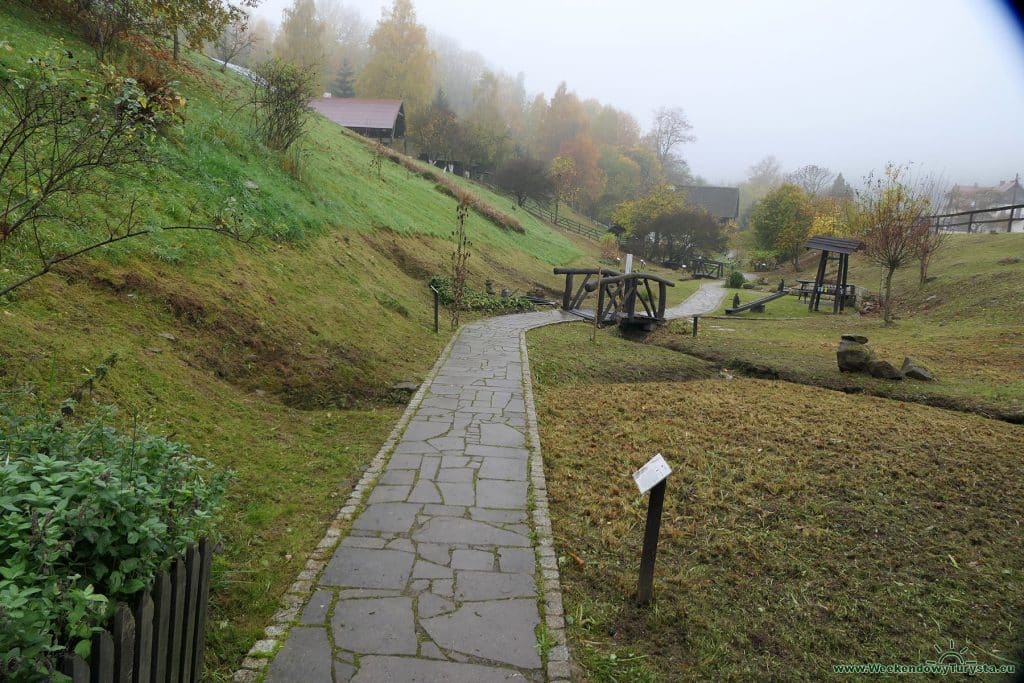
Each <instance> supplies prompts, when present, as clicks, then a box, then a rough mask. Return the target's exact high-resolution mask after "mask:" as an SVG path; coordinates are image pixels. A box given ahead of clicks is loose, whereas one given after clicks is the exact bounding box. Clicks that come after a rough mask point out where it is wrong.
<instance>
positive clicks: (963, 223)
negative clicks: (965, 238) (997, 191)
mask: <svg viewBox="0 0 1024 683" xmlns="http://www.w3.org/2000/svg"><path fill="white" fill-rule="evenodd" d="M1007 211H1008V212H1009V214H1008V215H1006V216H1000V215H999V214H1001V213H1004V212H1007ZM978 216H982V217H981V218H978ZM924 220H926V221H928V222H929V224H931V228H932V230H933V231H934V232H939V231H940V230H941V231H945V232H966V233H976V232H980V231H981V230H984V226H986V225H997V226H1000V227H1002V226H1006V232H1012V231H1013V222H1014V221H1018V222H1020V221H1024V204H1010V205H1008V206H993V207H990V208H988V209H974V210H971V211H958V212H956V213H940V214H936V215H934V216H925V218H924Z"/></svg>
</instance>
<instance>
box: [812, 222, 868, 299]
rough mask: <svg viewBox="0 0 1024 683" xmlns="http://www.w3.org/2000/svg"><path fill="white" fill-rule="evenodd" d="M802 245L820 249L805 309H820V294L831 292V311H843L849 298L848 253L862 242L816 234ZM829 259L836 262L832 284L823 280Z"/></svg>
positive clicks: (859, 246) (861, 245)
mask: <svg viewBox="0 0 1024 683" xmlns="http://www.w3.org/2000/svg"><path fill="white" fill-rule="evenodd" d="M804 246H805V247H806V248H807V249H820V250H821V258H820V259H819V260H818V272H817V274H816V275H815V277H814V286H813V288H812V289H811V293H810V296H808V297H807V310H808V311H817V310H820V304H821V296H822V294H831V295H832V312H833V313H842V312H844V311H845V310H846V303H847V300H848V299H849V298H851V288H850V286H849V284H848V282H847V276H848V275H849V271H850V254H852V253H854V252H856V251H859V250H860V249H862V248H863V247H864V243H863V242H860V241H859V240H848V239H841V238H838V237H830V236H828V235H816V236H814V237H812V238H811V239H810V240H808V241H807V244H806V245H804ZM829 261H835V262H836V279H835V282H834V283H832V284H827V283H826V282H825V275H826V273H827V271H828V263H829Z"/></svg>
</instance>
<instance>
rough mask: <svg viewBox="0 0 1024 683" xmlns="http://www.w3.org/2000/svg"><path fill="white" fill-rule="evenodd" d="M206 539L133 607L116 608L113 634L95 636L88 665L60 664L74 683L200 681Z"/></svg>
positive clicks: (208, 554) (72, 660)
mask: <svg viewBox="0 0 1024 683" xmlns="http://www.w3.org/2000/svg"><path fill="white" fill-rule="evenodd" d="M213 552H214V549H213V546H212V545H211V544H210V542H209V541H208V540H205V539H204V540H203V541H201V542H200V543H199V544H198V545H193V546H191V547H190V548H189V549H188V550H187V552H186V553H185V557H184V558H181V557H179V558H177V559H176V560H175V561H174V564H173V565H172V566H171V569H170V571H169V572H162V573H161V574H160V575H159V576H157V577H156V581H155V582H154V585H153V588H152V589H150V590H149V591H144V592H143V593H141V594H140V595H139V596H138V597H137V598H136V599H135V600H134V601H133V604H132V605H126V604H124V603H119V604H118V605H117V609H116V611H115V613H114V622H113V624H112V625H111V630H109V631H101V632H100V633H97V634H95V635H94V636H93V640H92V651H91V653H90V656H89V660H88V661H85V660H83V659H82V658H81V657H78V656H77V655H72V656H70V657H68V658H66V659H65V660H64V667H63V673H64V674H66V675H68V676H70V677H71V680H72V681H73V682H74V683H191V682H193V681H195V682H198V681H199V680H201V674H202V670H203V636H204V634H205V631H206V613H207V606H208V603H209V598H210V561H211V559H212V555H213Z"/></svg>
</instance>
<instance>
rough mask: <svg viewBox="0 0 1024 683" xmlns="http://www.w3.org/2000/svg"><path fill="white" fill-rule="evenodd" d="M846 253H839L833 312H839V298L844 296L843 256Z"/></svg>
mask: <svg viewBox="0 0 1024 683" xmlns="http://www.w3.org/2000/svg"><path fill="white" fill-rule="evenodd" d="M845 256H846V254H839V263H837V264H836V288H835V290H834V291H833V292H832V314H833V315H835V314H836V313H838V312H839V299H840V297H841V296H842V291H841V289H840V283H841V282H842V281H843V258H844V257H845Z"/></svg>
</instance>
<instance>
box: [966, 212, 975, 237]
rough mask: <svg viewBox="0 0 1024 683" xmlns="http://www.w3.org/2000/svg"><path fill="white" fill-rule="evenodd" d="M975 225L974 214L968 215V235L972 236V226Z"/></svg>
mask: <svg viewBox="0 0 1024 683" xmlns="http://www.w3.org/2000/svg"><path fill="white" fill-rule="evenodd" d="M973 223H974V212H973V211H972V212H970V213H969V214H967V234H968V235H970V234H971V225H973Z"/></svg>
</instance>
